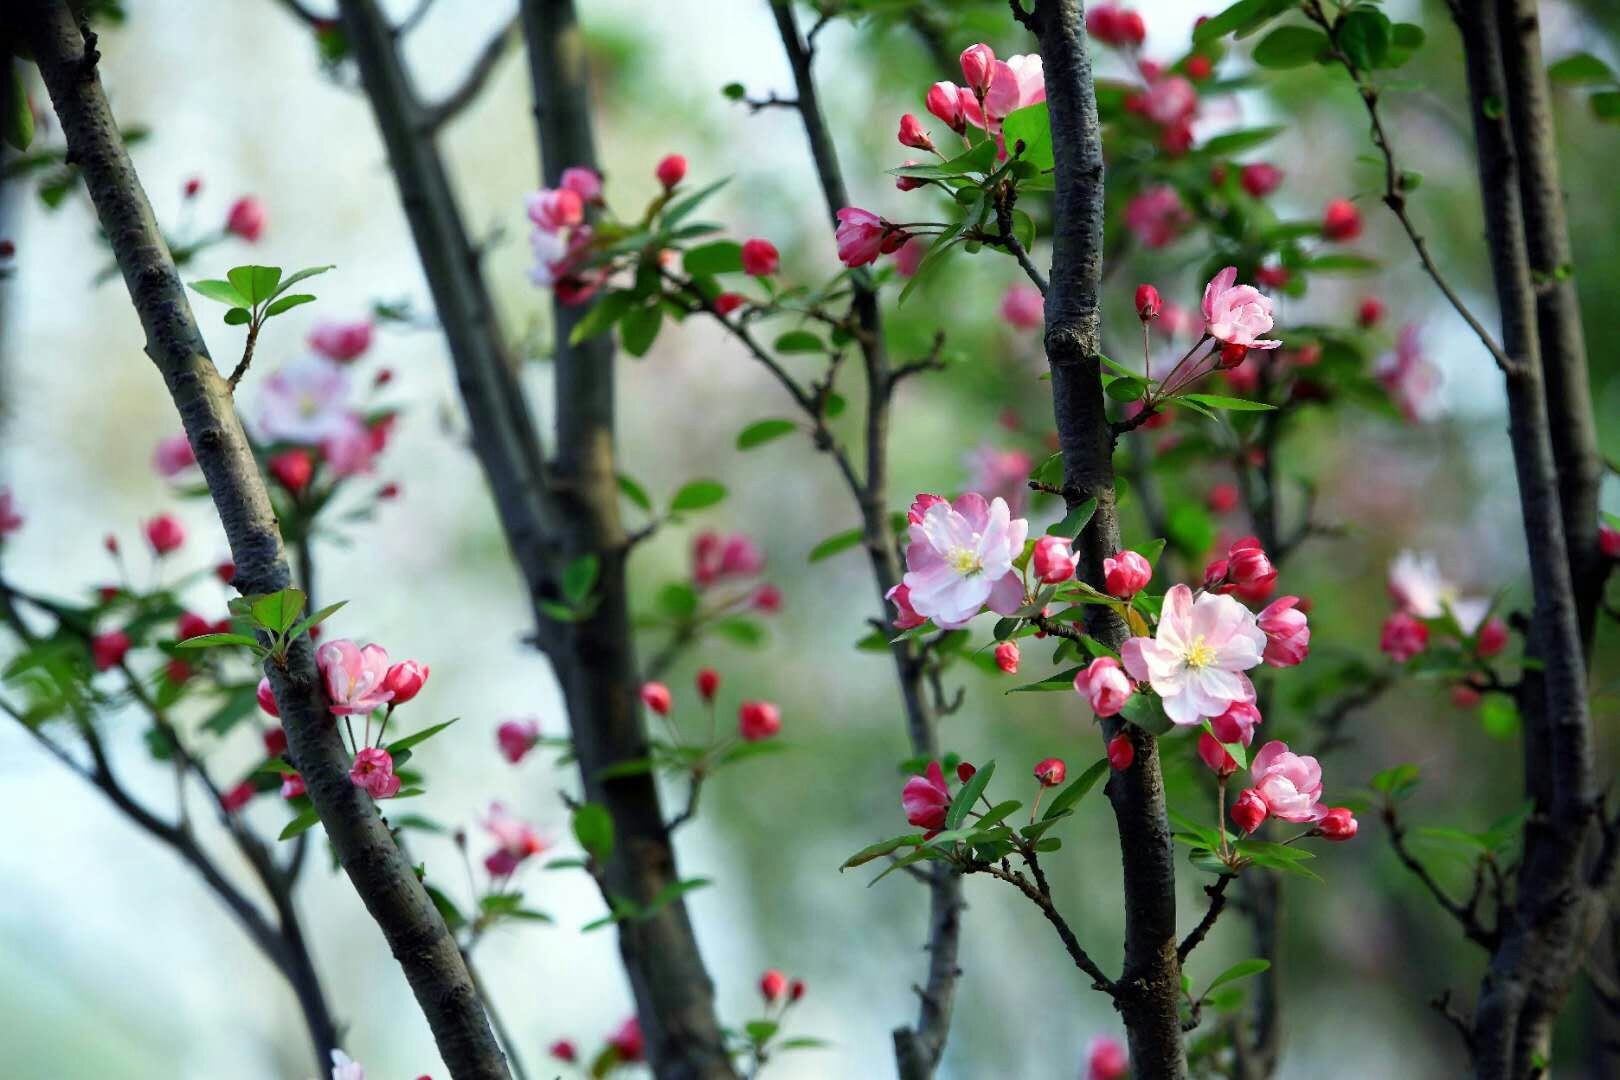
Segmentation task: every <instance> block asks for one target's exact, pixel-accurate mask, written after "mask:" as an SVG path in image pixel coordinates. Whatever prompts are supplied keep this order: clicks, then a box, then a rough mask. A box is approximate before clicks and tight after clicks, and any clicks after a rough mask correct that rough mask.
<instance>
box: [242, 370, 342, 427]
mask: <svg viewBox="0 0 1620 1080" xmlns="http://www.w3.org/2000/svg"><path fill="white" fill-rule="evenodd" d="M348 397H349V380H348V376H346V375H344V373H343V371H342V369H341V368H339V367H338V366H337V365H335V364H333V363H331V362H330V361H328V360H324V359H322V358H321V357H319V356H305V357H302V358H300V359H298V360H295V361H293V362H292V363H290V364H284V365H283V366H282V367H280V368H279V369H277V370H276V371H275V372H274V373H273V374H272V375H271V376H270V377H269V378H268V379H266V380H265V381H264V389H263V391H261V392H260V395H259V434H260V435H261V436H262V437H263V438H265V439H266V440H268V441H270V442H294V443H309V444H314V443H320V442H324V441H325V440H327V439H331V438H336V437H338V436H340V435H343V434H345V433H346V432H347V431H348V430H349V429H350V428H351V427H352V426H353V425H354V418H353V415H352V414H351V413H350V412H349V406H348Z"/></svg>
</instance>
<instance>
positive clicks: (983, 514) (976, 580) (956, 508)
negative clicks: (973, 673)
mask: <svg viewBox="0 0 1620 1080" xmlns="http://www.w3.org/2000/svg"><path fill="white" fill-rule="evenodd" d="M910 532H911V543H910V544H909V545H908V546H907V548H906V568H907V569H906V575H905V577H904V578H903V579H902V581H903V583H904V584H905V586H906V588H907V590H908V597H909V599H910V602H911V607H912V609H913V610H914V611H916V612H917V614H919V615H922V616H924V617H925V618H931V619H933V620H934V623H935V625H937V626H939V627H940V628H941V629H945V630H954V629H956V628H958V627H962V626H966V625H967V624H968V622H969V620H971V619H972V618H973V617H974V616H975V615H977V614H978V613H979V611H980V609H982V608H983V607H984V606H985V605H986V604H987V603H988V604H989V606H990V608H991V610H993V611H995V612H996V613H997V614H1001V615H1010V614H1012V613H1013V612H1014V611H1016V610H1017V609H1018V608H1019V606H1020V605H1022V603H1023V600H1024V588H1023V584H1022V582H1020V581H1019V578H1018V572H1017V571H1016V570H1014V569H1013V566H1012V563H1013V560H1014V559H1016V558H1017V557H1018V556H1019V555H1021V554H1022V553H1023V550H1024V538H1025V537H1026V536H1027V535H1028V533H1029V522H1028V521H1026V520H1024V519H1023V518H1014V517H1012V516H1011V514H1010V513H1009V511H1008V509H1007V504H1006V503H1005V502H1004V501H1003V500H1001V499H1000V498H997V499H995V500H994V501H992V502H988V503H987V502H986V501H985V499H984V496H982V495H978V494H975V493H972V492H969V493H968V494H966V495H963V496H962V497H961V498H959V499H957V500H956V502H955V503H952V504H945V503H935V504H933V505H932V506H929V507H928V510H927V512H926V513H925V514H924V515H923V520H922V522H921V523H920V524H914V525H911V526H910Z"/></svg>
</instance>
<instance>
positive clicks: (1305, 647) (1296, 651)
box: [1258, 596, 1311, 667]
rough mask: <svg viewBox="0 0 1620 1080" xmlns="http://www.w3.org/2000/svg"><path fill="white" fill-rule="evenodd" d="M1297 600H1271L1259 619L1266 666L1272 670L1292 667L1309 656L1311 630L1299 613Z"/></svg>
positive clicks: (1295, 598) (1285, 597)
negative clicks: (1264, 647)
mask: <svg viewBox="0 0 1620 1080" xmlns="http://www.w3.org/2000/svg"><path fill="white" fill-rule="evenodd" d="M1298 604H1299V597H1297V596H1284V597H1281V598H1279V599H1277V600H1273V601H1272V602H1271V603H1270V604H1268V605H1267V606H1266V607H1265V608H1264V609H1262V610H1261V612H1260V616H1259V620H1258V622H1259V625H1260V629H1261V630H1262V631H1264V632H1265V635H1266V651H1265V660H1266V663H1268V664H1270V665H1271V666H1272V667H1292V666H1293V665H1295V664H1297V663H1299V662H1300V661H1301V660H1303V659H1305V658H1306V657H1307V656H1309V655H1310V653H1311V628H1310V624H1309V623H1308V621H1307V620H1306V618H1305V613H1304V612H1303V611H1301V610H1299V607H1298Z"/></svg>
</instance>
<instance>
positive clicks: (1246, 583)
mask: <svg viewBox="0 0 1620 1080" xmlns="http://www.w3.org/2000/svg"><path fill="white" fill-rule="evenodd" d="M1276 581H1277V568H1276V567H1275V566H1273V565H1272V563H1271V558H1270V557H1269V556H1268V555H1267V554H1266V552H1265V549H1264V548H1262V547H1261V546H1260V541H1259V540H1258V539H1257V538H1255V537H1253V536H1245V537H1243V539H1241V540H1237V541H1235V542H1234V543H1233V544H1232V546H1231V547H1230V548H1228V549H1227V552H1226V558H1224V559H1217V560H1216V561H1214V562H1212V563H1210V564H1209V566H1207V567H1206V568H1205V569H1204V587H1205V588H1207V589H1210V590H1212V591H1215V592H1221V593H1231V592H1235V593H1240V594H1242V595H1244V596H1248V597H1263V596H1266V595H1268V594H1269V593H1270V592H1271V590H1272V588H1273V587H1275V585H1276Z"/></svg>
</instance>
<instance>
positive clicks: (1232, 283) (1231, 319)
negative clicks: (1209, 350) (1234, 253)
mask: <svg viewBox="0 0 1620 1080" xmlns="http://www.w3.org/2000/svg"><path fill="white" fill-rule="evenodd" d="M1236 282H1237V267H1235V266H1228V267H1227V268H1226V269H1225V270H1222V271H1221V272H1220V273H1218V274H1216V275H1215V276H1214V277H1213V278H1211V279H1210V282H1209V284H1208V285H1206V286H1204V332H1205V333H1206V334H1208V335H1209V336H1210V337H1212V338H1214V339H1215V340H1216V341H1219V342H1222V343H1224V344H1227V345H1242V346H1244V347H1246V348H1250V349H1275V348H1278V347H1280V346H1281V345H1282V342H1280V341H1272V340H1269V339H1264V338H1261V337H1260V335H1261V334H1264V333H1268V332H1269V331H1270V330H1271V297H1269V296H1267V295H1266V294H1265V293H1263V292H1261V291H1260V290H1259V289H1256V288H1255V287H1254V286H1253V285H1238V284H1236Z"/></svg>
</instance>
